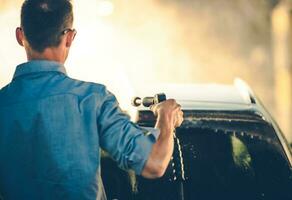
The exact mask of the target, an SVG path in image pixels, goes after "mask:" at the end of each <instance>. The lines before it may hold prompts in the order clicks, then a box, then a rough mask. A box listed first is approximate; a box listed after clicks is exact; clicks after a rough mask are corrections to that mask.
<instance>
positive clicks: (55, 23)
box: [16, 0, 76, 59]
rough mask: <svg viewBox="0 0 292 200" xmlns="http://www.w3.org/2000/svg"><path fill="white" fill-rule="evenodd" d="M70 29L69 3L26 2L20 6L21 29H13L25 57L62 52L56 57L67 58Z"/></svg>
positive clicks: (51, 0)
mask: <svg viewBox="0 0 292 200" xmlns="http://www.w3.org/2000/svg"><path fill="white" fill-rule="evenodd" d="M72 25H73V9H72V4H71V2H70V0H26V1H24V3H23V5H22V9H21V27H20V28H17V30H16V36H17V40H18V43H19V44H20V45H22V46H24V47H25V49H26V52H27V54H34V55H42V54H45V53H46V51H47V50H48V49H49V50H55V51H56V50H58V49H59V50H62V51H65V50H66V52H60V53H61V54H62V53H67V54H68V52H69V47H70V46H71V43H72V41H73V39H74V36H75V34H76V32H75V31H74V30H73V29H71V28H72ZM51 53H52V52H51ZM56 53H57V52H55V54H56ZM29 56H31V55H28V57H29ZM65 56H66V57H67V55H65ZM36 59H37V58H36Z"/></svg>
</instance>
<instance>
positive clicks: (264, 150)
mask: <svg viewBox="0 0 292 200" xmlns="http://www.w3.org/2000/svg"><path fill="white" fill-rule="evenodd" d="M220 88H221V89H223V88H224V87H219V88H218V87H215V88H211V90H214V92H215V90H216V91H217V92H218V90H220ZM196 89H200V88H196ZM201 89H202V88H201ZM203 89H205V88H203ZM225 89H226V88H225ZM227 90H228V89H227ZM227 90H226V91H227ZM209 92H212V91H209ZM219 92H220V91H219ZM227 93H228V92H227ZM227 93H225V94H224V95H225V96H226V95H229V96H232V95H230V93H229V94H227ZM231 93H232V92H231ZM214 95H215V96H216V94H214ZM224 95H222V96H224ZM217 96H218V95H217ZM239 96H240V94H239ZM233 97H234V96H232V99H234V98H233ZM250 97H251V98H250V99H245V100H235V101H232V102H231V101H229V100H228V98H227V99H226V98H223V99H221V100H220V97H218V99H212V98H211V97H210V96H208V97H207V99H202V96H200V98H201V99H200V100H199V101H196V98H194V97H192V99H195V101H189V100H188V101H185V100H182V101H180V103H181V104H182V108H183V110H184V117H185V120H184V122H183V124H182V126H181V127H180V128H178V129H177V130H176V137H177V139H175V148H174V152H173V159H172V160H171V162H170V163H169V166H168V169H167V171H166V173H165V174H164V176H163V177H161V178H159V179H154V180H149V179H145V178H143V177H141V176H135V175H134V174H133V173H131V172H125V171H123V170H120V169H118V168H117V166H116V164H115V162H114V161H112V160H111V159H110V158H109V157H106V156H105V157H103V159H102V177H103V181H104V185H105V190H106V193H107V195H108V199H137V200H148V199H149V200H150V199H151V200H155V199H167V200H172V199H173V200H179V199H186V200H193V199H194V200H200V199H251V200H253V199H259V200H261V199H262V200H272V199H281V200H286V199H287V200H290V199H291V200H292V190H291V188H292V170H291V150H290V148H289V146H288V143H287V142H286V140H285V138H284V137H283V135H282V133H281V132H280V130H279V128H278V127H277V125H276V124H275V122H274V121H273V119H272V118H271V117H270V116H269V114H268V113H267V112H266V110H265V109H264V108H263V107H262V106H261V104H260V103H259V102H258V101H257V100H256V99H255V98H254V97H252V96H250ZM137 123H138V124H139V125H141V126H146V127H153V126H154V124H155V117H154V116H153V114H152V113H151V112H150V111H149V110H147V109H144V108H142V109H139V112H138V118H137Z"/></svg>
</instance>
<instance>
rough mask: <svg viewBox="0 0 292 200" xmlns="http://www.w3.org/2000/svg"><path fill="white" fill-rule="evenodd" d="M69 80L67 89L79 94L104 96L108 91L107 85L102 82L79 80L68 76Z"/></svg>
mask: <svg viewBox="0 0 292 200" xmlns="http://www.w3.org/2000/svg"><path fill="white" fill-rule="evenodd" d="M67 81H68V82H69V84H68V88H67V91H68V92H70V93H72V94H75V95H77V96H88V95H98V96H104V95H106V93H107V89H106V86H105V85H103V84H100V83H94V82H88V81H83V80H78V79H74V78H71V77H67Z"/></svg>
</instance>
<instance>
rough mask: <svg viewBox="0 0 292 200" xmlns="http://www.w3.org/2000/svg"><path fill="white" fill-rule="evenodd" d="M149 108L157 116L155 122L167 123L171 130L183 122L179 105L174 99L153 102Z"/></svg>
mask: <svg viewBox="0 0 292 200" xmlns="http://www.w3.org/2000/svg"><path fill="white" fill-rule="evenodd" d="M150 109H151V111H152V112H153V113H154V115H155V116H157V122H160V123H166V124H169V125H170V126H171V127H172V130H174V129H175V128H177V127H179V126H180V125H181V124H182V122H183V112H182V110H181V106H180V105H179V104H178V103H177V102H176V101H175V100H174V99H168V100H166V101H163V102H162V103H159V104H154V105H152V106H151V107H150Z"/></svg>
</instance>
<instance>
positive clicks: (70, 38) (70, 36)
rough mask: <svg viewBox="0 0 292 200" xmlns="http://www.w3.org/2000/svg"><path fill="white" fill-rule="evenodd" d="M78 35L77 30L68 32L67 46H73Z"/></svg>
mask: <svg viewBox="0 0 292 200" xmlns="http://www.w3.org/2000/svg"><path fill="white" fill-rule="evenodd" d="M75 36H76V31H75V30H74V31H70V32H68V33H67V37H66V47H71V45H72V43H73V41H74V38H75Z"/></svg>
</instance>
